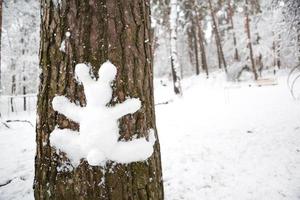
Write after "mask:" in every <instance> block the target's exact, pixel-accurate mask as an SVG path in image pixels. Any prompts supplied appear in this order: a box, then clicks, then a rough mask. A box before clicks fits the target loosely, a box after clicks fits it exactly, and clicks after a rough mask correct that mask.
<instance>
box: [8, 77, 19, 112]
mask: <svg viewBox="0 0 300 200" xmlns="http://www.w3.org/2000/svg"><path fill="white" fill-rule="evenodd" d="M16 84H17V83H16V75H12V77H11V96H12V97H11V98H10V108H11V112H15V107H14V99H13V96H14V95H15V94H16V87H17V85H16Z"/></svg>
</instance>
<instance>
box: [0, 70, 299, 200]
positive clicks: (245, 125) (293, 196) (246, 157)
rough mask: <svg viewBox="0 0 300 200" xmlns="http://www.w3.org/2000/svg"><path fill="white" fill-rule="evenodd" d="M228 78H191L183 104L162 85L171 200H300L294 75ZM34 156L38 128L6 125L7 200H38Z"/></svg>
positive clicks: (1, 149)
mask: <svg viewBox="0 0 300 200" xmlns="http://www.w3.org/2000/svg"><path fill="white" fill-rule="evenodd" d="M222 77H223V76H222V75H221V74H215V75H214V76H212V77H211V78H210V79H209V80H206V79H205V78H204V77H201V76H200V77H192V78H189V79H187V80H185V81H183V84H182V87H183V91H184V94H183V97H180V98H177V97H174V95H173V94H172V84H171V83H170V82H168V81H163V82H164V83H165V84H166V85H167V86H162V84H161V83H160V80H156V81H155V86H156V88H155V98H156V104H158V105H157V106H156V118H157V126H158V131H159V136H160V143H161V151H162V162H163V163H162V164H163V173H164V174H163V175H164V186H165V195H166V198H165V199H166V200H179V199H184V200H198V199H205V200H237V199H238V200H282V199H287V200H299V199H300V101H296V100H293V99H292V98H291V95H290V94H289V91H288V89H287V84H286V76H285V75H284V74H283V75H281V76H280V77H279V79H278V82H279V85H276V86H264V87H257V86H253V85H252V87H249V84H251V83H243V84H228V83H226V81H225V80H224V79H223V78H222ZM167 101H168V102H169V103H168V104H164V103H166V102H167ZM19 118H22V116H19ZM30 119H31V121H34V120H33V119H32V117H30ZM34 152H35V133H34V128H33V127H31V126H30V125H27V124H25V123H23V124H22V123H20V124H13V125H12V127H11V129H7V128H5V127H2V126H1V127H0V160H1V162H0V184H3V183H6V182H7V181H8V180H11V179H12V181H11V183H9V184H7V185H5V186H2V187H0V199H1V200H2V199H5V200H7V199H18V200H19V199H33V196H32V189H31V188H32V182H33V180H32V179H33V173H34V169H33V167H34Z"/></svg>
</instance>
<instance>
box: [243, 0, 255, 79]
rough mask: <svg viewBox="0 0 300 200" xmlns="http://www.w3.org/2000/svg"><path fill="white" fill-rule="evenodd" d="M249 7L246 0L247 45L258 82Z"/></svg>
mask: <svg viewBox="0 0 300 200" xmlns="http://www.w3.org/2000/svg"><path fill="white" fill-rule="evenodd" d="M248 6H249V5H248V1H247V0H245V17H246V19H245V24H246V33H247V39H248V44H247V45H248V48H249V52H250V60H251V66H252V71H253V74H254V79H255V80H257V78H258V75H257V71H256V67H255V62H254V56H253V49H252V42H251V32H250V22H249V10H248Z"/></svg>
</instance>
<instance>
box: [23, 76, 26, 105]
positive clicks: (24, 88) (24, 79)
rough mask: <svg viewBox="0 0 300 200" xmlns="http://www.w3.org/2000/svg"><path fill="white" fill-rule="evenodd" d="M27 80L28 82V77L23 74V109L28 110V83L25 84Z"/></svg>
mask: <svg viewBox="0 0 300 200" xmlns="http://www.w3.org/2000/svg"><path fill="white" fill-rule="evenodd" d="M25 82H26V77H25V76H23V84H24V85H23V95H24V97H23V110H24V111H26V110H27V101H26V96H25V95H26V85H25Z"/></svg>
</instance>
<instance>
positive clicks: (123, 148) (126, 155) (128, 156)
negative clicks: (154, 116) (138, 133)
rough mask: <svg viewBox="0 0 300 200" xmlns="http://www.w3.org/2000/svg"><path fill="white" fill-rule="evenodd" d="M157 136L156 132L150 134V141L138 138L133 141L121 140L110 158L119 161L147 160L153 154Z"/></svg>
mask: <svg viewBox="0 0 300 200" xmlns="http://www.w3.org/2000/svg"><path fill="white" fill-rule="evenodd" d="M155 141H156V138H155V135H154V132H151V133H150V134H149V141H147V140H146V139H145V138H138V139H134V140H132V141H126V142H124V141H120V142H118V143H117V145H116V146H115V149H114V150H113V152H112V153H111V155H110V159H111V160H113V161H116V162H118V163H131V162H138V161H145V160H147V159H148V158H149V157H150V156H151V155H152V154H153V145H154V144H155Z"/></svg>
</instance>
